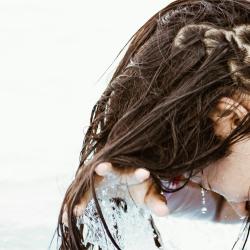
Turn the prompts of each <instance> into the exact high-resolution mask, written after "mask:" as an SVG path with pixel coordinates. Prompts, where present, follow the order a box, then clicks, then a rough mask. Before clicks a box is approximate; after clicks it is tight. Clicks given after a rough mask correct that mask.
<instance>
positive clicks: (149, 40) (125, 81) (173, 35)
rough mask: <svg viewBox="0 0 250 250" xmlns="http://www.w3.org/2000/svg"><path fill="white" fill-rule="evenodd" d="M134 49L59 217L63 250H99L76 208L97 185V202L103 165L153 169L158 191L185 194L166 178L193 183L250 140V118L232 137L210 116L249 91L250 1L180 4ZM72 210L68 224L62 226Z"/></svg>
mask: <svg viewBox="0 0 250 250" xmlns="http://www.w3.org/2000/svg"><path fill="white" fill-rule="evenodd" d="M128 43H129V46H128V48H127V50H126V53H125V54H124V56H123V58H122V59H121V61H120V62H119V64H118V66H117V68H116V70H115V72H114V74H113V76H112V78H111V80H110V81H109V83H108V84H107V87H106V89H105V91H104V92H103V94H102V95H101V97H100V98H99V100H98V101H97V102H96V104H95V105H94V107H93V109H92V113H91V117H90V125H89V127H88V130H87V132H86V134H85V136H84V140H83V147H82V150H81V153H80V162H79V166H78V169H77V171H76V174H75V178H74V180H73V181H72V183H71V185H70V186H69V187H68V189H67V191H66V194H65V197H64V200H63V203H62V206H61V210H60V215H59V219H58V228H57V229H58V235H59V236H60V237H61V246H60V249H61V250H64V249H91V246H88V247H85V246H84V245H83V243H82V240H83V234H82V228H81V229H79V228H78V227H77V225H76V223H77V220H76V218H75V217H74V215H73V208H74V207H75V205H76V204H78V203H79V201H80V199H81V198H82V196H83V194H84V193H85V192H86V191H87V190H89V189H91V191H92V194H93V197H94V199H95V203H96V204H98V201H97V199H96V195H95V188H94V169H95V167H96V166H97V165H98V164H99V163H100V162H111V163H112V164H113V166H114V167H115V168H117V169H124V168H126V167H128V166H133V167H134V168H146V169H148V170H149V171H150V174H151V176H152V179H153V181H154V183H155V185H156V186H157V187H158V188H159V190H161V191H164V192H171V191H177V190H167V189H166V187H164V186H163V185H162V182H161V180H167V181H171V180H173V179H174V178H175V177H177V176H180V175H183V174H187V173H188V174H189V176H190V177H191V176H192V175H194V174H195V173H197V172H199V171H201V170H202V169H204V168H205V167H207V166H208V165H209V164H210V163H211V162H214V161H216V160H218V159H220V158H222V157H225V156H226V155H228V154H230V146H231V145H232V144H234V143H236V142H238V141H240V140H242V139H244V138H245V137H246V136H248V135H249V134H250V122H249V117H250V115H246V116H245V118H244V119H243V120H242V121H241V122H240V123H239V124H238V126H237V128H236V129H234V130H233V131H232V133H231V134H230V135H229V136H228V137H227V138H223V139H222V138H219V137H218V136H216V134H215V131H214V128H213V121H212V120H211V118H210V116H209V114H210V113H211V112H212V110H213V108H214V107H215V105H216V104H217V102H218V101H219V99H220V98H221V97H224V96H226V97H232V96H234V95H235V94H237V93H242V94H243V93H244V94H245V93H249V90H250V69H249V66H250V65H249V63H250V61H249V59H250V49H249V48H250V2H249V1H247V0H192V1H190V0H179V1H173V2H172V3H170V4H169V5H167V6H166V7H165V8H163V9H162V10H160V11H159V12H157V13H156V14H155V15H153V16H152V17H151V18H150V19H149V20H148V21H147V22H146V23H145V24H144V25H143V26H142V27H141V28H140V29H139V30H138V31H137V32H136V33H135V34H134V35H133V36H132V37H131V39H130V40H129V41H128ZM128 43H127V44H128ZM188 180H189V178H188ZM65 205H67V213H68V227H65V226H64V225H63V223H62V214H63V210H64V208H65ZM97 209H98V206H97ZM98 213H100V214H101V211H100V209H98ZM103 224H104V225H106V224H105V221H104V220H103ZM248 233H249V230H248ZM111 240H112V239H111ZM114 244H115V242H114ZM117 249H119V248H118V247H117Z"/></svg>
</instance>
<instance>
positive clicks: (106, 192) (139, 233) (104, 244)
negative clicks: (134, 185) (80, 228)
mask: <svg viewBox="0 0 250 250" xmlns="http://www.w3.org/2000/svg"><path fill="white" fill-rule="evenodd" d="M111 178H112V177H109V178H106V179H105V181H103V182H102V185H100V186H98V188H97V189H96V192H97V198H98V201H99V203H100V207H101V210H102V213H103V216H104V218H105V221H106V223H107V225H108V228H109V230H110V232H111V235H112V237H113V238H114V240H115V242H116V243H117V244H118V246H119V247H120V248H121V249H129V250H138V249H144V250H159V249H161V250H163V249H165V248H164V247H163V243H162V239H161V237H160V234H159V233H157V232H158V230H157V228H155V227H154V225H153V224H151V223H152V217H151V214H150V212H149V210H147V208H146V207H143V206H139V205H138V204H135V203H134V201H133V199H132V197H131V196H130V195H129V191H128V187H127V186H126V185H120V184H115V185H110V183H112V180H111ZM78 222H79V225H80V224H83V223H84V225H85V230H84V236H85V240H84V244H85V246H86V244H87V243H88V242H89V243H92V244H94V245H98V246H100V247H101V248H102V249H103V250H116V249H117V248H116V247H115V246H114V244H113V243H112V242H111V240H110V238H109V237H108V235H107V233H106V231H105V229H104V227H103V224H102V222H101V219H100V217H99V215H98V213H97V210H96V206H95V203H94V200H93V199H92V200H91V201H90V202H89V203H88V206H87V208H86V210H85V213H84V215H83V216H82V217H81V219H80V220H79V221H78ZM154 238H157V246H156V243H155V240H154Z"/></svg>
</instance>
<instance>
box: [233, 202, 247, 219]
mask: <svg viewBox="0 0 250 250" xmlns="http://www.w3.org/2000/svg"><path fill="white" fill-rule="evenodd" d="M229 204H230V205H231V207H232V208H233V209H234V211H235V212H236V213H237V214H238V215H239V216H240V217H241V219H243V218H245V217H246V216H248V215H249V208H250V207H249V202H248V201H247V202H245V201H244V202H229Z"/></svg>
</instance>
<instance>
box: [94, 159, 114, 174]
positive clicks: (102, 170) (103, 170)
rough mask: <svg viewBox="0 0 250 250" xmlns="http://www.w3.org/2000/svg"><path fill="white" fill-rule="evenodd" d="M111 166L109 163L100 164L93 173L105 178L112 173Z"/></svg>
mask: <svg viewBox="0 0 250 250" xmlns="http://www.w3.org/2000/svg"><path fill="white" fill-rule="evenodd" d="M112 170H113V168H112V164H111V163H110V162H101V163H100V164H98V165H97V166H96V168H95V172H96V173H97V174H98V175H99V176H106V175H108V174H110V173H111V172H112Z"/></svg>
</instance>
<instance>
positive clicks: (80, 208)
mask: <svg viewBox="0 0 250 250" xmlns="http://www.w3.org/2000/svg"><path fill="white" fill-rule="evenodd" d="M103 178H104V177H102V176H99V175H94V183H95V187H97V186H98V185H99V184H100V182H101V181H102V180H103ZM92 197H93V196H92V192H91V190H90V189H89V190H87V191H86V192H85V193H84V194H83V196H82V197H81V199H80V201H79V202H78V204H77V205H75V206H74V209H73V214H74V216H76V217H79V216H81V215H83V214H84V211H85V209H86V207H87V205H88V203H89V201H90V200H91V199H92Z"/></svg>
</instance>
